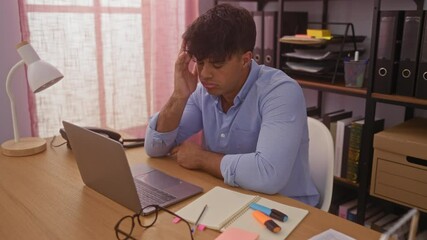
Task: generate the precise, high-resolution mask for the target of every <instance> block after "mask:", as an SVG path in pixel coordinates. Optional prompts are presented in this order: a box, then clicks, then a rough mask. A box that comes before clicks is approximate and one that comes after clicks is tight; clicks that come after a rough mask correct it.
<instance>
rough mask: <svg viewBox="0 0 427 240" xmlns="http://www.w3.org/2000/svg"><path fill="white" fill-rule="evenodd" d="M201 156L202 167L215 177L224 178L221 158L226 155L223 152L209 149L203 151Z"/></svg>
mask: <svg viewBox="0 0 427 240" xmlns="http://www.w3.org/2000/svg"><path fill="white" fill-rule="evenodd" d="M199 156H200V158H201V159H200V163H201V166H200V168H201V169H202V170H203V171H204V172H207V173H209V174H211V175H212V176H214V177H217V178H220V179H223V176H222V174H221V160H222V158H223V157H224V155H223V154H219V153H214V152H209V151H205V150H203V151H202V154H200V155H199Z"/></svg>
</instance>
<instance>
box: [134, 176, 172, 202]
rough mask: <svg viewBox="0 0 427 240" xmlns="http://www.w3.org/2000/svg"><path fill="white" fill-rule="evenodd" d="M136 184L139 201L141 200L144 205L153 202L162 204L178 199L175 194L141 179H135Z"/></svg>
mask: <svg viewBox="0 0 427 240" xmlns="http://www.w3.org/2000/svg"><path fill="white" fill-rule="evenodd" d="M135 185H136V190H137V192H138V196H139V201H141V204H142V205H143V206H147V205H151V204H159V205H160V204H162V203H165V202H168V201H171V200H174V199H176V197H175V196H173V195H171V194H169V193H166V192H164V191H162V190H159V189H157V188H154V187H152V186H150V185H148V184H147V183H145V182H143V181H141V180H138V179H135Z"/></svg>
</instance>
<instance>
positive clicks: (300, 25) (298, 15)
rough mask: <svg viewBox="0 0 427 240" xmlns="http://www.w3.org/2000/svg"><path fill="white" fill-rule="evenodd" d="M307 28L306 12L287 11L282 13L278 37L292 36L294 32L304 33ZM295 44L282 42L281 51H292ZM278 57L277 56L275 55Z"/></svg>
mask: <svg viewBox="0 0 427 240" xmlns="http://www.w3.org/2000/svg"><path fill="white" fill-rule="evenodd" d="M307 29H308V12H288V11H284V12H283V13H282V26H281V33H280V37H282V36H292V35H295V34H306V32H307ZM295 47H296V46H295V45H294V44H283V45H282V46H281V51H282V52H283V53H288V52H293V51H294V48H295ZM277 57H279V56H277Z"/></svg>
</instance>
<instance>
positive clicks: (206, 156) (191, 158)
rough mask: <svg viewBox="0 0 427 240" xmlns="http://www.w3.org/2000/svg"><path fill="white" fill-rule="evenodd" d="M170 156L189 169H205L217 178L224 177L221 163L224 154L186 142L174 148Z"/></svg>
mask: <svg viewBox="0 0 427 240" xmlns="http://www.w3.org/2000/svg"><path fill="white" fill-rule="evenodd" d="M170 156H171V157H172V158H174V159H175V160H176V162H177V163H178V164H179V165H180V166H182V167H184V168H187V169H191V170H203V171H205V172H207V173H209V174H211V175H213V176H215V177H217V178H223V177H222V174H221V169H220V164H221V159H222V157H223V156H224V155H222V154H219V153H214V152H209V151H206V150H204V149H203V148H202V147H201V146H199V145H197V144H195V143H192V142H189V141H187V142H184V143H182V144H181V145H178V146H176V147H175V148H173V149H172V151H171V154H170Z"/></svg>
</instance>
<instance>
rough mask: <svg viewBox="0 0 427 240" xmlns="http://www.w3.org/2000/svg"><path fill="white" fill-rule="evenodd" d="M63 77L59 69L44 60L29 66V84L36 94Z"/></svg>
mask: <svg viewBox="0 0 427 240" xmlns="http://www.w3.org/2000/svg"><path fill="white" fill-rule="evenodd" d="M63 77H64V76H63V75H62V73H60V72H59V71H58V69H56V68H55V67H54V66H53V65H51V64H50V63H47V62H45V61H43V60H38V61H35V62H33V63H31V64H30V65H29V66H28V84H29V85H30V88H31V91H33V92H34V93H37V92H40V91H43V90H44V89H46V88H48V87H50V86H52V85H53V84H55V83H57V82H58V81H59V80H61V79H62V78H63Z"/></svg>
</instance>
